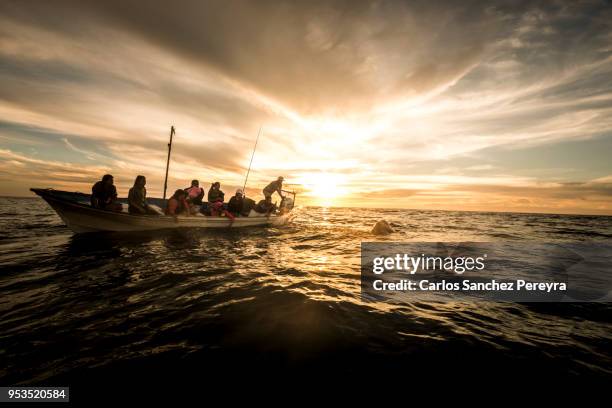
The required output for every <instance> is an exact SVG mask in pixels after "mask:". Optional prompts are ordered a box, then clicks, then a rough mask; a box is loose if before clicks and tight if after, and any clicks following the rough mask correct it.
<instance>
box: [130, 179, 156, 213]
mask: <svg viewBox="0 0 612 408" xmlns="http://www.w3.org/2000/svg"><path fill="white" fill-rule="evenodd" d="M146 184H147V179H146V178H145V176H136V180H134V186H133V187H132V188H130V192H129V193H128V212H129V213H130V214H135V215H157V212H156V211H155V210H153V209H152V208H151V207H149V204H147V189H146V188H145V185H146Z"/></svg>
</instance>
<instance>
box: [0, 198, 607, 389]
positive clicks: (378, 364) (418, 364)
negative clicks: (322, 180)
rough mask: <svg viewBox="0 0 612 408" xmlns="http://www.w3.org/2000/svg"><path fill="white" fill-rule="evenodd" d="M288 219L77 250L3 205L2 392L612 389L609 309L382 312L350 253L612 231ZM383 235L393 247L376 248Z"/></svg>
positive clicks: (465, 221) (90, 244) (50, 222)
mask: <svg viewBox="0 0 612 408" xmlns="http://www.w3.org/2000/svg"><path fill="white" fill-rule="evenodd" d="M297 211H298V216H297V218H296V220H295V222H294V223H293V224H292V225H289V226H286V227H283V228H278V229H276V228H269V229H247V230H227V231H202V230H184V231H168V232H156V233H144V234H143V233H136V234H95V235H89V236H76V235H73V234H72V233H71V232H70V231H69V230H68V229H67V228H66V227H65V226H64V225H63V223H62V222H61V220H60V219H59V217H57V215H56V214H55V213H54V212H53V211H52V210H51V209H50V208H49V207H48V206H47V205H46V204H45V203H44V202H43V201H42V200H40V199H9V198H0V231H1V232H0V361H1V362H2V364H0V385H11V384H64V385H65V384H68V385H72V386H73V387H76V385H78V384H88V383H89V382H90V381H92V380H102V381H117V382H121V381H133V380H135V379H140V380H143V381H146V380H148V379H180V378H185V377H187V376H189V378H190V379H191V381H198V378H199V377H197V376H196V377H195V378H194V376H193V373H194V372H196V373H197V372H200V373H202V375H203V376H204V374H206V375H208V376H210V375H211V373H215V375H218V376H219V378H225V377H230V378H237V377H241V376H245V377H249V376H250V377H251V378H254V377H255V378H256V377H257V376H261V375H266V376H274V375H276V376H277V377H282V376H285V375H287V376H291V375H297V374H305V373H319V374H320V375H324V376H326V377H329V378H333V377H338V378H342V377H344V378H346V377H347V376H355V377H357V376H362V375H367V373H368V370H375V372H378V371H380V372H382V373H384V374H385V375H387V376H390V375H396V374H398V375H402V373H403V374H405V375H407V376H408V375H415V373H417V372H418V373H420V374H419V375H425V374H426V373H433V374H435V375H437V376H454V375H465V374H466V373H471V374H478V373H480V374H482V375H486V376H491V375H492V376H495V375H501V374H503V373H506V374H508V373H510V374H511V373H517V372H518V373H522V374H523V375H529V376H534V377H537V376H553V377H564V376H570V377H571V376H575V375H588V376H596V377H611V376H612V356H611V351H612V346H611V344H612V318H611V311H612V307H611V306H610V305H609V304H587V303H582V304H509V303H432V304H427V303H414V304H407V305H404V306H390V305H384V304H376V303H363V302H362V301H361V300H360V287H359V268H360V259H359V255H360V252H359V251H360V242H361V241H372V240H381V239H384V240H393V241H470V240H472V241H490V240H534V241H545V242H555V241H599V242H601V241H606V242H610V240H611V238H612V218H610V217H588V216H562V215H534V214H499V213H498V214H496V213H471V212H442V211H416V210H365V209H364V210H354V209H351V210H349V209H322V208H301V209H297ZM379 219H386V220H387V221H388V222H390V223H391V224H392V225H393V227H394V228H395V229H396V231H397V232H396V233H395V234H393V235H391V236H389V237H384V238H376V237H374V236H372V235H370V233H369V230H370V228H371V227H372V225H373V224H374V222H375V221H376V220H379ZM264 372H265V374H262V373H264ZM187 373H189V374H187ZM224 376H225V377H224ZM202 378H203V377H202Z"/></svg>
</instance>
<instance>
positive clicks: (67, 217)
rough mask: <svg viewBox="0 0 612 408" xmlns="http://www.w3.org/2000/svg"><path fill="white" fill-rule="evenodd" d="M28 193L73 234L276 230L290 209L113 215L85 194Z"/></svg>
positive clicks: (160, 202) (155, 200)
mask: <svg viewBox="0 0 612 408" xmlns="http://www.w3.org/2000/svg"><path fill="white" fill-rule="evenodd" d="M30 190H31V191H33V192H34V193H36V194H37V195H38V196H40V197H42V199H43V200H45V201H46V202H47V203H48V204H49V205H50V206H51V208H53V209H54V210H55V212H56V213H57V214H58V215H59V216H60V218H61V219H62V220H63V221H64V222H65V223H66V225H67V226H68V227H69V228H70V229H71V230H72V231H74V232H75V233H85V232H98V231H147V230H161V229H171V228H172V229H174V228H242V227H267V226H274V227H277V226H281V225H285V224H287V223H288V222H289V221H290V220H291V208H290V207H287V208H286V210H287V212H285V213H284V214H271V215H269V216H266V215H255V216H249V217H236V219H235V220H234V221H233V222H232V221H231V220H230V219H229V218H227V217H211V216H205V215H200V214H198V215H194V216H189V217H187V216H179V217H172V216H166V215H159V216H157V215H132V214H129V213H127V212H113V211H105V210H100V209H97V208H93V207H91V205H90V195H89V194H83V193H71V192H67V191H60V190H53V189H41V188H31V189H30ZM147 201H148V202H149V203H150V204H153V205H156V206H158V207H160V208H163V207H164V206H165V200H162V199H160V198H148V199H147ZM119 202H121V203H122V204H123V207H124V208H127V202H126V201H125V200H121V199H120V200H119ZM292 202H293V201H292ZM292 206H293V205H291V207H292Z"/></svg>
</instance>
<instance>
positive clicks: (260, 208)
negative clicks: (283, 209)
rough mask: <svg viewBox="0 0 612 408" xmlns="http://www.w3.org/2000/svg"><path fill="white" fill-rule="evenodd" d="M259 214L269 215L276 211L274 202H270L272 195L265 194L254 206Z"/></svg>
mask: <svg viewBox="0 0 612 408" xmlns="http://www.w3.org/2000/svg"><path fill="white" fill-rule="evenodd" d="M254 210H255V211H257V212H258V213H260V214H266V215H270V214H272V213H273V212H274V211H276V204H274V203H272V197H271V196H267V197H266V198H265V200H261V201H260V202H258V203H257V205H256V206H255V208H254Z"/></svg>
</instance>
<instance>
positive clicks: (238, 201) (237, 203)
mask: <svg viewBox="0 0 612 408" xmlns="http://www.w3.org/2000/svg"><path fill="white" fill-rule="evenodd" d="M243 206H244V194H242V190H241V189H238V190H236V195H234V196H233V197H232V198H230V200H229V203H227V211H229V212H231V213H232V215H234V216H236V217H237V216H239V215H240V213H241V212H242V208H243Z"/></svg>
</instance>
